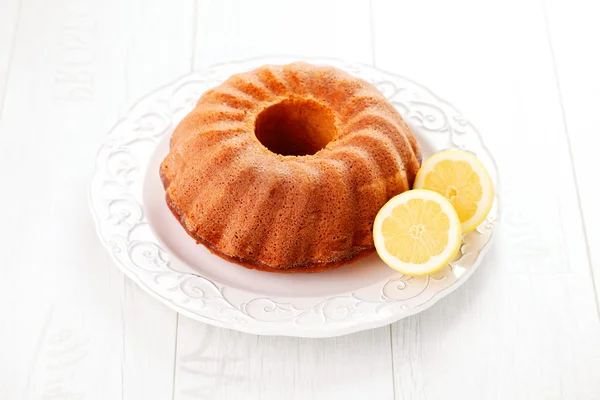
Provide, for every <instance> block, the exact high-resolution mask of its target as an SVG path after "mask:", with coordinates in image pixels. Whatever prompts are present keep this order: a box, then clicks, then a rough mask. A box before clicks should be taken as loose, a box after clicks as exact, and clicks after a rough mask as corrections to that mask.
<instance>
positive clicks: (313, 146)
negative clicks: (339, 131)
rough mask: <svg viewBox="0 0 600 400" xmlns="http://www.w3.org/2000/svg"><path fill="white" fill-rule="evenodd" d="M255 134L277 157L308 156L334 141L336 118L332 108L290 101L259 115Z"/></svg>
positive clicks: (267, 109)
mask: <svg viewBox="0 0 600 400" xmlns="http://www.w3.org/2000/svg"><path fill="white" fill-rule="evenodd" d="M254 132H255V134H256V137H257V138H258V140H259V141H260V142H261V143H262V144H263V145H264V146H265V147H266V148H267V149H269V150H271V151H272V152H273V153H277V154H281V155H283V156H306V155H311V154H315V153H316V152H317V151H319V150H321V149H323V148H324V147H325V146H327V143H329V142H331V141H332V140H333V138H334V137H335V134H336V127H335V117H334V115H333V113H332V112H331V110H330V109H329V108H327V107H325V106H324V105H322V104H320V103H318V102H316V101H314V100H310V99H308V100H307V99H297V98H289V99H286V100H283V101H282V102H280V103H277V104H274V105H272V106H270V107H267V108H266V109H264V110H263V111H262V112H261V113H260V114H258V117H257V118H256V125H255V131H254Z"/></svg>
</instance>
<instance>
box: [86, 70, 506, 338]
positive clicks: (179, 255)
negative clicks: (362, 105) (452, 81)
mask: <svg viewBox="0 0 600 400" xmlns="http://www.w3.org/2000/svg"><path fill="white" fill-rule="evenodd" d="M296 60H298V58H295V59H285V58H269V59H256V60H251V61H246V62H240V63H230V64H224V65H219V66H215V67H213V68H210V69H207V70H205V71H201V72H196V73H193V74H190V75H186V76H184V77H183V78H181V79H178V80H177V81H175V82H173V83H171V84H169V85H167V86H165V87H163V88H161V89H158V90H156V91H155V92H153V93H151V94H149V95H148V96H146V97H144V98H143V99H141V100H140V101H138V102H137V103H136V104H135V105H134V106H133V107H132V108H131V109H130V110H129V112H128V113H127V115H126V116H125V118H123V119H122V120H121V121H120V122H119V123H117V125H116V126H115V127H114V128H113V129H112V130H111V132H110V134H109V136H108V139H107V141H106V143H105V144H104V145H103V146H102V148H101V149H100V151H99V153H98V157H97V160H96V169H95V172H94V175H93V177H92V182H91V189H90V203H91V208H92V213H93V215H94V218H95V221H96V224H97V227H98V232H99V235H100V239H101V240H102V242H103V243H104V245H105V246H106V247H107V249H108V250H109V252H110V253H111V255H112V256H113V258H114V260H115V261H116V263H117V265H118V266H119V267H120V268H121V269H122V270H123V272H124V273H125V274H126V275H127V276H129V277H130V278H131V279H132V280H134V281H135V282H136V283H137V284H139V285H140V286H141V287H142V288H143V289H144V290H146V291H147V292H148V293H150V294H151V295H153V296H155V297H156V298H158V299H159V300H161V301H162V302H164V303H165V304H167V305H168V306H169V307H171V308H172V309H174V310H176V311H178V312H180V313H182V314H184V315H186V316H188V317H191V318H194V319H197V320H199V321H203V322H206V323H209V324H212V325H216V326H220V327H225V328H231V329H237V330H240V331H244V332H250V333H255V334H263V335H287V336H299V337H329V336H337V335H343V334H348V333H352V332H356V331H360V330H364V329H370V328H375V327H379V326H383V325H386V324H389V323H391V322H394V321H397V320H399V319H401V318H404V317H406V316H408V315H411V314H415V313H417V312H419V311H422V310H424V309H426V308H428V307H430V306H431V305H433V304H434V303H435V302H436V301H437V300H439V299H440V298H442V297H443V296H445V295H447V294H448V293H450V292H452V291H453V290H455V289H456V288H457V287H459V286H460V285H461V284H462V283H463V282H464V281H465V280H466V279H467V278H468V277H469V276H470V275H471V274H472V273H473V271H474V270H475V269H476V268H477V267H478V266H479V264H480V262H481V259H482V257H483V255H484V253H485V251H486V250H487V248H488V246H489V242H490V239H491V236H492V232H493V230H494V227H495V222H496V220H497V218H498V216H499V211H498V205H497V204H498V199H497V198H496V201H495V205H494V207H493V208H492V211H491V212H490V214H489V216H488V217H487V219H486V221H485V222H484V223H483V224H482V225H481V226H479V228H478V229H477V230H476V231H475V232H472V233H469V234H467V235H465V236H464V238H463V246H462V248H461V253H460V254H459V255H458V256H457V258H456V259H455V260H454V261H453V262H452V263H451V264H450V265H449V266H448V267H446V268H445V269H443V270H442V271H440V272H438V273H436V274H435V275H432V276H426V277H419V278H411V277H408V276H402V274H400V273H397V272H395V271H393V270H392V269H390V268H388V267H386V265H385V264H384V263H383V262H382V261H381V260H380V259H379V257H378V256H377V254H373V255H371V256H369V257H367V258H364V259H362V260H359V261H357V262H355V263H353V264H350V265H347V266H343V267H341V268H338V269H335V270H332V271H328V272H322V273H316V274H292V275H287V274H273V273H267V272H260V271H254V270H248V269H246V268H243V267H240V266H237V265H234V264H231V263H229V262H227V261H224V260H222V259H221V258H219V257H217V256H214V255H212V254H211V253H210V252H209V251H208V250H207V249H205V248H204V247H203V246H200V245H197V244H196V243H195V241H194V240H193V239H192V238H190V237H189V236H188V235H187V234H186V233H185V232H184V230H183V229H182V228H181V226H180V225H179V223H178V222H177V221H176V220H175V218H174V217H173V216H172V214H171V212H170V211H169V209H168V208H167V206H166V204H165V201H164V190H163V188H162V185H161V183H160V179H159V175H158V166H159V163H160V162H161V160H162V159H163V157H164V156H165V155H166V154H167V151H168V140H169V137H170V135H171V133H172V131H173V129H174V128H175V126H177V124H178V123H179V121H181V119H182V118H183V117H184V116H185V115H186V114H187V112H188V111H189V110H191V109H192V107H193V105H194V104H195V102H196V101H197V99H198V98H199V97H200V95H201V94H202V93H203V92H204V91H205V90H207V89H209V88H212V87H214V86H216V85H218V84H220V83H221V82H223V81H224V80H225V79H227V78H228V77H229V76H230V75H232V74H234V73H237V72H241V71H245V70H250V69H253V68H256V67H258V66H260V65H263V64H269V63H270V64H284V63H288V62H291V61H296ZM306 61H308V62H312V63H314V64H327V65H333V66H336V67H338V68H341V69H343V70H346V71H347V72H349V73H351V74H352V75H355V76H358V77H361V78H363V79H365V80H367V81H370V82H372V83H374V84H375V85H376V86H377V87H378V88H379V90H380V91H381V92H382V93H383V94H384V95H385V96H386V97H387V98H388V99H389V100H390V102H392V104H393V105H394V106H395V107H396V108H397V109H398V111H399V112H400V113H401V114H402V115H403V117H404V118H405V120H406V121H407V122H408V123H409V125H410V126H411V128H412V129H413V130H414V132H415V134H416V135H417V138H418V140H419V142H420V143H421V146H422V149H423V155H424V158H427V157H428V156H429V155H431V154H433V153H434V152H437V151H440V150H443V149H448V148H460V149H464V150H469V151H471V152H473V153H475V154H476V155H477V156H478V157H479V158H480V159H481V160H482V162H483V163H484V164H485V165H486V167H487V168H488V170H489V172H490V174H491V176H492V179H493V180H494V183H495V184H496V187H498V179H497V170H496V167H495V165H494V161H493V159H492V157H491V155H490V154H489V152H488V151H487V149H486V148H485V146H484V144H483V142H482V140H481V138H480V136H479V134H478V133H477V131H476V130H475V128H474V127H473V126H472V125H471V124H470V123H469V122H468V121H466V120H465V119H464V118H463V117H462V116H461V115H460V114H459V113H458V111H456V109H455V108H454V107H452V106H451V105H449V104H448V103H446V102H445V101H443V100H440V99H439V98H438V97H436V96H435V95H434V94H432V93H431V92H430V91H429V90H427V89H425V88H424V87H423V86H421V85H419V84H416V83H415V82H413V81H411V80H408V79H406V78H403V77H401V76H398V75H393V74H390V73H387V72H383V71H380V70H378V69H375V68H373V67H370V66H366V65H359V64H352V63H346V62H343V61H339V60H332V59H308V60H306ZM496 193H499V190H497V191H496Z"/></svg>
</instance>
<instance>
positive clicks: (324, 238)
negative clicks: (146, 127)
mask: <svg viewBox="0 0 600 400" xmlns="http://www.w3.org/2000/svg"><path fill="white" fill-rule="evenodd" d="M420 163H421V153H420V150H419V145H418V143H417V141H416V140H415V137H414V136H413V134H412V132H411V131H410V129H409V128H408V126H407V125H406V124H405V123H404V121H403V120H402V118H401V117H400V114H398V112H397V111H396V110H395V109H394V107H393V106H392V105H391V104H390V103H388V102H387V101H386V99H385V98H384V97H383V95H382V94H381V93H380V92H379V91H378V90H377V89H376V88H375V87H374V86H373V85H371V84H370V83H367V82H366V81H363V80H361V79H358V78H355V77H352V76H350V75H348V74H347V73H345V72H343V71H341V70H338V69H336V68H333V67H321V66H314V65H310V64H306V63H293V64H289V65H283V66H275V65H266V66H263V67H261V68H258V69H256V70H254V71H250V72H246V73H241V74H237V75H233V76H232V77H231V78H229V79H228V80H227V81H226V82H224V83H223V84H222V85H220V86H218V87H216V88H214V89H212V90H209V91H207V92H206V93H204V95H202V97H201V98H200V100H199V101H198V103H197V105H196V107H195V108H194V109H193V111H192V112H190V113H189V115H187V116H186V117H185V119H184V120H183V121H182V122H181V123H180V124H179V125H178V126H177V128H176V129H175V132H174V133H173V136H172V138H171V149H170V152H169V154H168V155H167V157H166V158H165V159H164V161H163V162H162V164H161V167H160V174H161V179H162V181H163V184H164V187H165V189H166V201H167V204H168V206H169V208H170V209H171V211H172V212H173V214H174V215H175V217H176V218H177V219H178V220H179V222H180V223H181V225H182V226H183V227H184V228H185V230H186V231H187V232H188V234H189V235H190V236H192V237H193V238H194V239H195V240H196V241H197V242H198V243H201V244H203V245H205V246H206V247H208V248H209V249H210V250H211V251H212V252H213V253H215V254H217V255H219V256H221V257H223V258H225V259H227V260H230V261H233V262H235V263H238V264H241V265H244V266H246V267H248V268H255V269H260V270H264V271H275V272H315V271H323V270H327V269H331V268H334V267H337V266H339V265H341V264H344V263H347V262H349V261H351V260H353V259H355V258H357V257H360V256H362V255H367V254H369V253H371V252H372V251H373V249H374V246H373V237H372V228H373V221H374V219H375V215H376V214H377V212H378V211H379V209H380V208H381V207H382V206H383V205H384V204H385V203H386V202H387V200H389V199H390V198H391V197H393V196H394V195H396V194H398V193H401V192H403V191H405V190H408V189H410V188H411V186H412V183H413V180H414V178H415V175H416V173H417V171H418V169H419V166H420Z"/></svg>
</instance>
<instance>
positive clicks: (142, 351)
mask: <svg viewBox="0 0 600 400" xmlns="http://www.w3.org/2000/svg"><path fill="white" fill-rule="evenodd" d="M121 7H122V8H124V19H123V22H124V23H126V24H127V27H128V28H127V31H126V32H127V33H126V35H124V36H123V37H121V40H122V41H123V44H124V62H125V65H124V69H123V72H124V78H125V84H124V87H123V89H124V90H123V91H122V92H121V93H120V95H121V96H123V97H121V98H122V103H121V104H122V106H123V107H119V108H120V111H121V113H124V112H126V110H127V109H128V108H129V106H130V105H131V104H133V103H134V102H136V101H138V100H139V99H140V98H141V97H142V96H144V95H146V94H148V93H150V92H152V91H154V90H155V89H156V88H158V87H160V86H162V85H165V84H167V83H169V82H171V81H173V80H175V79H176V78H178V77H179V76H181V75H184V74H186V73H188V72H189V71H190V67H191V60H190V57H191V53H192V33H193V23H194V18H193V8H194V7H193V1H178V2H176V3H170V2H164V1H142V0H132V1H130V2H128V3H127V2H126V3H124V4H123V5H122V6H121ZM110 268H115V267H114V266H112V265H111V266H110ZM122 310H123V315H122V318H123V320H122V324H123V330H124V331H123V399H139V400H146V399H170V398H172V396H173V382H174V372H175V371H174V368H175V346H176V344H177V339H176V335H177V314H176V313H175V312H174V311H172V310H170V309H168V308H167V307H166V306H164V305H162V304H160V303H159V302H157V301H156V300H155V299H153V298H151V297H150V296H149V295H148V294H146V293H145V292H143V290H142V289H141V288H139V287H138V286H137V285H136V284H134V283H133V282H132V281H130V280H129V279H125V292H124V298H123V306H122Z"/></svg>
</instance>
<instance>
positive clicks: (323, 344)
mask: <svg viewBox="0 0 600 400" xmlns="http://www.w3.org/2000/svg"><path fill="white" fill-rule="evenodd" d="M197 12H198V25H197V36H196V46H195V49H196V50H195V56H194V60H195V67H196V68H202V67H206V66H208V65H212V64H217V63H223V62H227V61H233V60H241V59H247V58H254V57H259V56H269V55H303V56H313V57H317V56H321V57H323V56H329V57H338V58H342V59H348V60H353V61H359V62H365V63H370V62H371V56H372V52H371V38H370V22H369V7H368V2H367V1H355V2H352V6H349V4H348V3H347V2H339V1H338V2H318V1H306V2H302V3H301V5H300V4H299V5H297V6H294V7H290V5H289V4H286V3H282V2H277V1H258V2H251V3H249V2H232V1H223V2H211V1H200V2H198V8H197ZM178 332H179V333H178V344H177V374H176V382H175V385H176V387H175V398H176V399H195V398H210V399H232V398H233V399H235V398H244V399H307V398H310V399H331V398H346V399H362V398H364V395H365V393H370V394H372V395H373V396H374V397H376V398H381V399H390V398H393V392H392V390H393V387H392V386H393V385H392V377H391V360H390V341H389V328H387V327H386V328H382V329H377V330H372V331H368V332H364V333H359V334H355V335H350V336H345V337H341V338H337V339H323V340H318V339H294V338H280V337H259V336H254V335H248V334H243V333H239V332H234V331H230V330H225V329H218V328H213V327H210V326H207V325H204V324H201V323H197V322H193V321H191V320H189V319H187V318H185V317H182V316H180V318H179V331H178Z"/></svg>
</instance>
